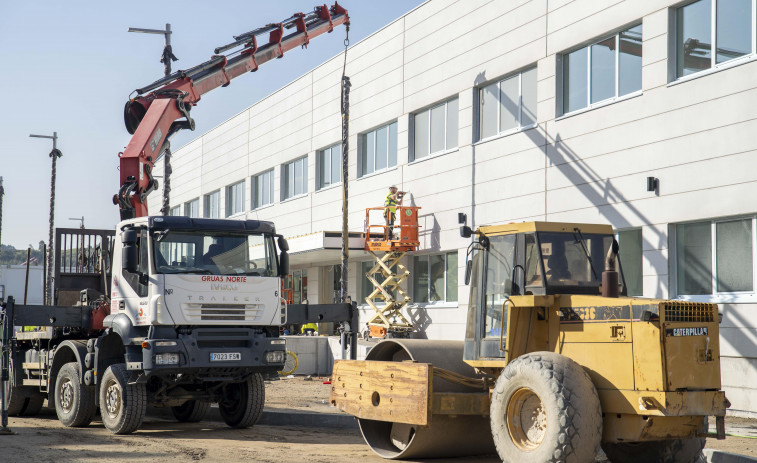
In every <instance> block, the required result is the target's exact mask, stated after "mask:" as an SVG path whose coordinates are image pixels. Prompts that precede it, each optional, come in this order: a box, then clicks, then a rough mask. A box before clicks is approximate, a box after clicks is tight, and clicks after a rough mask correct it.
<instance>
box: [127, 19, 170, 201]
mask: <svg viewBox="0 0 757 463" xmlns="http://www.w3.org/2000/svg"><path fill="white" fill-rule="evenodd" d="M129 32H141V33H143V34H162V35H163V36H164V37H165V39H166V45H165V47H163V57H162V58H160V62H161V63H163V66H164V67H163V72H164V74H165V75H166V77H168V76H169V75H171V61H178V60H179V58H177V57H176V56H175V55H174V54H173V49H172V48H171V24H170V23H166V29H165V30H161V29H143V28H140V27H130V28H129ZM155 161H157V159H155ZM163 170H164V171H165V181H164V182H163V207H162V208H161V209H160V210H161V211H162V212H163V215H168V211H169V207H170V206H169V202H170V199H169V194H170V193H171V181H170V178H171V149H170V148H169V149H166V152H165V157H164V159H163Z"/></svg>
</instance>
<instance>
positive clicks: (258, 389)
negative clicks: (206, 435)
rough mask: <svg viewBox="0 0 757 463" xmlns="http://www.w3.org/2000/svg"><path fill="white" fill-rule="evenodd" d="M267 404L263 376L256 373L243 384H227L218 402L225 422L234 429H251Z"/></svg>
mask: <svg viewBox="0 0 757 463" xmlns="http://www.w3.org/2000/svg"><path fill="white" fill-rule="evenodd" d="M264 403H265V385H264V384H263V376H261V374H260V373H254V374H253V375H252V376H250V377H249V378H247V381H243V382H241V383H230V384H227V385H226V387H224V389H223V396H222V399H221V400H220V401H219V402H218V409H219V411H220V412H221V417H222V418H223V421H224V422H225V423H226V424H227V425H229V426H231V427H232V428H249V427H250V426H252V425H254V424H255V423H257V422H258V420H259V419H260V415H261V414H262V413H263V404H264Z"/></svg>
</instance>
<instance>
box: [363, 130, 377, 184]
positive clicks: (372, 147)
mask: <svg viewBox="0 0 757 463" xmlns="http://www.w3.org/2000/svg"><path fill="white" fill-rule="evenodd" d="M365 143H366V150H365V155H366V163H365V173H366V174H370V173H371V172H374V171H375V170H376V132H375V131H374V132H368V133H367V134H366V135H365Z"/></svg>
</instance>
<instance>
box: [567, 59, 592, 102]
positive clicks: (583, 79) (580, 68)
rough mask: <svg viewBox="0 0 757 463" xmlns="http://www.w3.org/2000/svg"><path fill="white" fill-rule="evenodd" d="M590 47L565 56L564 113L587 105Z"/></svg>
mask: <svg viewBox="0 0 757 463" xmlns="http://www.w3.org/2000/svg"><path fill="white" fill-rule="evenodd" d="M587 50H588V49H587V48H582V49H580V50H576V51H574V52H573V53H568V54H567V55H565V56H563V113H569V112H571V111H575V110H577V109H581V108H585V107H586V98H587V96H586V90H587V86H588V80H587V79H588V75H587V74H588V73H587V69H586V68H587V66H588V51H587Z"/></svg>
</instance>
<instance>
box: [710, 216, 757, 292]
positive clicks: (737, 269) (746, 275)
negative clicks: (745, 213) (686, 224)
mask: <svg viewBox="0 0 757 463" xmlns="http://www.w3.org/2000/svg"><path fill="white" fill-rule="evenodd" d="M715 247H716V251H715V256H716V259H717V279H716V281H717V286H718V292H733V291H751V290H752V288H753V281H754V280H753V274H752V271H753V270H752V269H753V268H754V266H753V263H752V219H745V220H734V221H732V222H720V223H717V224H715Z"/></svg>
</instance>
